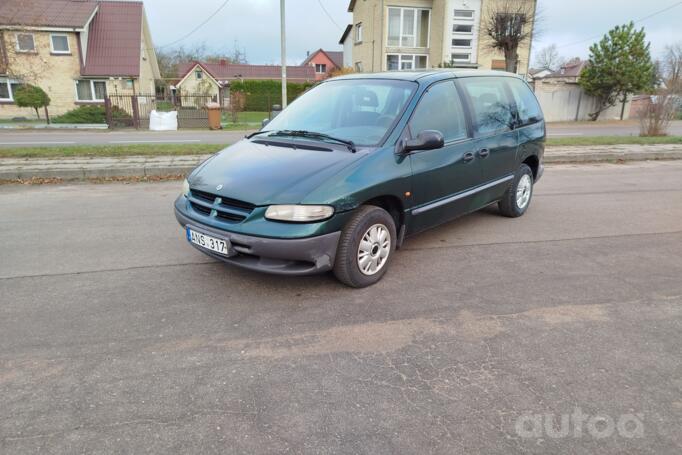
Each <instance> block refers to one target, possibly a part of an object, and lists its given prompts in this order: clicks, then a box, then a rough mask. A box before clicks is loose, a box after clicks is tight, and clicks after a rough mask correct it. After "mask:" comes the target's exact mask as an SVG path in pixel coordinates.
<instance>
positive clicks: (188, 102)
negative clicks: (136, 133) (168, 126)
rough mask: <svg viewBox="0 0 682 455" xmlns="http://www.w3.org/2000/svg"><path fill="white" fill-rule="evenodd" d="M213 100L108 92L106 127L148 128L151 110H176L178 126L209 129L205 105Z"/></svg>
mask: <svg viewBox="0 0 682 455" xmlns="http://www.w3.org/2000/svg"><path fill="white" fill-rule="evenodd" d="M212 101H215V98H214V97H211V96H210V95H197V94H188V95H185V94H183V95H181V96H174V97H165V96H162V95H149V94H137V95H118V94H116V95H109V96H107V98H106V99H105V100H104V107H105V112H106V119H107V124H108V125H109V128H138V129H147V128H149V116H150V115H151V112H152V111H153V110H157V111H177V112H178V127H179V128H208V111H207V110H206V107H205V106H206V104H208V103H209V102H212Z"/></svg>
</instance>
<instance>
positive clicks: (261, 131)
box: [244, 130, 272, 139]
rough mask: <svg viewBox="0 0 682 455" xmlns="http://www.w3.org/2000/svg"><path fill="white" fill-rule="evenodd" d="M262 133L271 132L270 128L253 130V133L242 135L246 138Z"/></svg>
mask: <svg viewBox="0 0 682 455" xmlns="http://www.w3.org/2000/svg"><path fill="white" fill-rule="evenodd" d="M263 133H272V130H260V131H254V132H253V133H250V134H247V135H246V136H244V137H245V138H247V139H251V138H252V137H254V136H258V135H259V134H263Z"/></svg>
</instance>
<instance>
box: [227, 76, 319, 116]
mask: <svg viewBox="0 0 682 455" xmlns="http://www.w3.org/2000/svg"><path fill="white" fill-rule="evenodd" d="M312 86H313V83H311V82H305V83H302V84H299V83H296V82H287V100H288V101H289V102H291V101H293V100H294V99H296V98H298V96H299V95H301V93H303V92H305V91H306V90H308V89H309V88H310V87H312ZM230 90H231V91H233V92H242V93H244V94H246V104H245V105H244V110H245V111H269V110H270V108H271V107H272V105H273V104H281V100H282V82H281V81H273V80H265V81H232V82H230Z"/></svg>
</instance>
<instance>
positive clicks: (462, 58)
mask: <svg viewBox="0 0 682 455" xmlns="http://www.w3.org/2000/svg"><path fill="white" fill-rule="evenodd" d="M450 59H452V61H453V62H468V61H470V60H471V54H452V55H450Z"/></svg>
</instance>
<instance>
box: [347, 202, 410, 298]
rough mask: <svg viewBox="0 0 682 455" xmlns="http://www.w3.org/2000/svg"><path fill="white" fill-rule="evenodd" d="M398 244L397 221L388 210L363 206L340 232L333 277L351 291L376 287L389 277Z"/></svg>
mask: <svg viewBox="0 0 682 455" xmlns="http://www.w3.org/2000/svg"><path fill="white" fill-rule="evenodd" d="M397 240H398V238H397V235H396V228H395V221H394V220H393V217H392V216H391V215H390V214H389V213H388V212H387V211H386V210H384V209H382V208H381V207H376V206H373V205H363V206H361V207H360V208H359V209H358V210H357V213H355V215H353V217H352V218H351V219H350V221H348V223H347V224H346V226H345V227H344V228H343V231H341V237H340V239H339V246H338V248H337V250H336V260H335V262H334V275H335V276H336V278H337V279H338V280H339V281H340V282H342V283H343V284H345V285H347V286H350V287H354V288H364V287H366V286H371V285H373V284H374V283H376V282H378V281H379V280H380V279H381V278H382V277H383V276H384V274H385V273H386V270H387V269H388V266H389V263H390V261H391V258H392V257H393V253H394V251H395V245H396V241H397Z"/></svg>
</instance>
